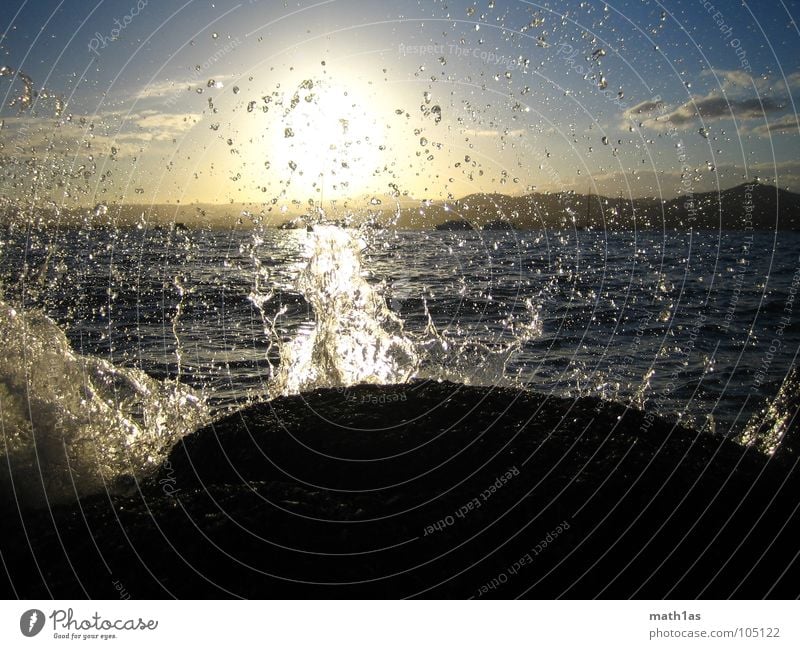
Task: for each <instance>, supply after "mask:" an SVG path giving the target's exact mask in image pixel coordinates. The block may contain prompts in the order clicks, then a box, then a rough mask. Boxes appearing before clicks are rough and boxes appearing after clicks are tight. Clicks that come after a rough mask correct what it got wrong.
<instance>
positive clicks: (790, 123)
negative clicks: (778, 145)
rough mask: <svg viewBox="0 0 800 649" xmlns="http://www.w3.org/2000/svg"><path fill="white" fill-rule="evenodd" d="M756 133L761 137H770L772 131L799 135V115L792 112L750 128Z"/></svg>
mask: <svg viewBox="0 0 800 649" xmlns="http://www.w3.org/2000/svg"><path fill="white" fill-rule="evenodd" d="M750 132H751V133H753V134H754V135H758V136H759V137H769V136H770V134H772V133H780V134H782V135H797V134H798V133H800V127H798V116H797V115H794V114H792V113H789V114H788V115H783V116H782V117H778V118H776V119H774V120H772V121H770V122H767V123H766V124H760V125H759V126H756V127H754V128H752V129H751V130H750Z"/></svg>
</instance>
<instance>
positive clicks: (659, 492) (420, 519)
mask: <svg viewBox="0 0 800 649" xmlns="http://www.w3.org/2000/svg"><path fill="white" fill-rule="evenodd" d="M792 466H793V462H788V461H784V460H782V459H781V458H780V457H771V458H770V457H768V456H766V455H764V454H762V453H759V452H758V451H757V450H756V449H755V448H754V447H745V446H741V445H738V444H736V443H734V442H732V441H729V440H727V439H724V438H722V437H718V436H712V435H709V434H704V433H697V432H695V431H692V430H688V429H686V428H683V427H680V426H677V425H673V424H671V423H669V422H667V421H664V420H663V419H660V418H658V417H655V416H653V415H652V414H649V413H642V412H639V411H636V410H631V409H628V408H626V407H624V406H622V405H619V404H615V403H607V402H602V401H599V400H597V399H591V398H580V399H575V400H571V399H559V398H554V397H552V396H547V395H542V394H535V393H531V392H525V391H519V390H512V389H497V388H489V387H466V386H463V385H458V384H451V383H435V382H421V381H418V382H414V383H411V384H408V385H397V386H357V387H353V388H348V389H343V390H336V389H329V390H317V391H315V392H312V393H308V394H303V395H300V396H294V397H286V398H279V399H275V400H273V401H271V402H269V403H264V404H260V405H254V406H251V407H249V408H247V409H245V410H243V411H240V412H237V413H234V414H231V415H228V416H227V417H224V418H223V419H220V420H219V421H217V422H216V423H214V424H213V425H209V426H207V427H205V428H203V429H202V430H199V431H197V432H196V433H194V434H192V435H190V436H188V437H187V438H185V439H184V440H183V442H182V443H180V444H178V445H177V446H176V447H175V448H174V449H173V451H172V453H171V455H170V457H169V461H168V462H167V463H165V464H164V465H163V467H162V468H161V470H160V472H159V473H158V475H156V476H154V477H153V478H152V479H151V480H150V481H149V482H148V483H147V484H144V485H141V490H140V491H137V492H135V494H134V495H131V496H129V497H126V498H119V497H117V498H109V497H108V496H96V497H93V498H88V499H84V500H83V501H81V502H80V503H78V504H76V505H74V506H63V507H57V508H54V509H53V510H52V512H50V511H46V510H45V511H35V512H23V513H22V514H20V513H19V512H18V511H17V510H16V508H15V507H14V506H13V504H8V503H7V505H6V509H5V511H4V512H3V515H4V533H3V535H2V541H0V543H2V545H0V549H2V553H3V558H4V561H5V565H6V568H7V570H8V571H9V574H10V577H11V580H12V583H13V585H14V589H15V590H13V591H12V590H11V589H10V587H9V590H8V593H9V594H13V595H17V596H22V597H28V598H38V597H45V596H54V597H62V598H72V597H85V596H87V595H88V596H92V597H115V596H116V594H115V591H114V590H113V588H114V586H113V581H114V580H117V581H118V582H119V583H122V584H123V586H124V588H125V589H126V591H127V592H128V593H130V594H131V597H134V598H137V597H139V598H143V597H156V598H157V597H167V596H176V597H183V598H197V597H231V596H234V595H236V596H248V597H266V598H269V597H276V598H277V597H281V598H284V597H326V598H327V597H337V598H339V597H401V596H402V597H405V596H423V597H473V596H474V597H503V598H508V597H517V596H527V597H538V598H552V597H573V598H574V597H581V598H589V597H596V596H600V597H608V598H612V597H614V598H622V597H648V598H661V597H675V598H679V597H680V598H692V597H715V598H721V597H728V596H733V597H747V598H755V597H763V596H771V597H788V596H791V597H794V596H796V595H797V592H798V586H797V583H798V576H800V575H798V572H799V571H800V566H798V564H797V562H796V561H794V562H793V559H794V557H795V554H796V551H797V548H796V538H797V532H798V525H797V512H796V511H795V508H796V502H797V495H796V494H797V493H798V488H799V487H800V484H798V481H799V480H798V476H797V472H792V471H791V468H792ZM21 521H24V524H25V533H23V530H22V527H21ZM29 544H30V545H29ZM37 566H38V567H37ZM106 566H108V569H106Z"/></svg>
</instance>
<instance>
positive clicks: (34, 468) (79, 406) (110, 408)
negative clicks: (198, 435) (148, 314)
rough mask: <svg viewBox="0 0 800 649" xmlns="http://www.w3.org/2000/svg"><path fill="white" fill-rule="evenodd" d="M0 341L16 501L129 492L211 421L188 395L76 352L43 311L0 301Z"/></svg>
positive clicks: (1, 392) (6, 482) (1, 395)
mask: <svg viewBox="0 0 800 649" xmlns="http://www.w3.org/2000/svg"><path fill="white" fill-rule="evenodd" d="M0 338H2V340H3V341H4V345H3V347H2V349H0V428H1V429H2V437H3V444H4V453H5V458H4V460H5V461H3V462H2V463H1V464H0V484H2V486H3V487H4V489H5V490H6V492H7V493H8V494H10V495H11V497H12V498H14V499H16V500H17V502H18V503H21V504H25V505H30V504H34V505H35V504H43V503H60V502H65V501H69V500H74V499H75V498H77V497H82V496H85V495H88V494H92V493H97V492H101V491H110V492H114V491H122V490H128V489H131V488H132V487H133V488H135V485H136V481H138V480H141V479H143V478H145V477H147V476H148V475H150V474H151V473H152V472H153V471H154V470H155V469H156V468H157V467H158V466H160V464H161V462H163V460H164V459H165V458H166V456H167V454H168V453H169V451H170V450H171V448H172V446H173V445H174V444H175V442H177V441H178V440H179V439H181V438H182V437H183V436H185V435H187V434H189V433H191V432H193V431H194V430H196V429H198V428H199V427H201V426H203V425H205V424H206V423H207V422H208V421H209V409H208V407H207V406H206V403H205V400H204V399H203V397H202V396H201V395H200V394H198V393H197V392H195V391H194V390H192V389H190V388H188V387H186V386H184V385H181V384H179V383H177V382H175V381H170V380H165V381H158V380H155V379H153V378H151V377H149V376H148V375H147V374H145V373H144V372H143V371H141V370H139V369H136V368H124V367H119V366H116V365H114V364H112V363H110V362H108V361H106V360H103V359H100V358H96V357H92V356H84V355H81V354H78V353H76V352H75V351H74V350H73V349H72V347H71V346H70V344H69V341H68V340H67V337H66V336H65V334H64V332H63V331H62V330H61V329H60V328H59V326H58V325H57V324H56V323H55V322H54V321H53V320H51V319H50V318H49V317H47V316H46V315H44V314H43V313H41V312H38V311H27V312H24V311H21V310H17V309H15V308H14V307H12V306H10V305H8V304H6V303H4V302H0Z"/></svg>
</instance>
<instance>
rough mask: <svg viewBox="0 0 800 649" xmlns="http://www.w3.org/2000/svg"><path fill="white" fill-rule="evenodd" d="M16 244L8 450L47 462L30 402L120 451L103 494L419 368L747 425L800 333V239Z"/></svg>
mask: <svg viewBox="0 0 800 649" xmlns="http://www.w3.org/2000/svg"><path fill="white" fill-rule="evenodd" d="M2 244H3V245H2V249H1V250H0V252H1V256H0V273H1V276H2V288H3V302H4V311H3V317H2V318H0V324H2V328H3V329H4V334H5V339H6V341H7V343H6V350H5V352H4V353H3V359H2V371H3V374H4V382H5V390H6V395H5V396H6V398H5V403H4V406H3V407H4V410H5V411H6V419H7V421H10V420H11V415H10V414H9V413H11V412H16V415H15V416H16V419H15V420H14V421H16V422H17V429H18V431H17V432H18V434H17V435H16V438H15V439H16V440H17V442H18V446H17V447H16V451H15V450H14V449H15V447H14V445H13V444H11V445H10V446H7V449H10V450H8V453H9V454H12V455H13V453H14V452H16V453H17V454H18V459H19V458H22V457H28V456H30V453H31V448H32V447H31V444H30V442H29V441H26V439H27V437H26V435H27V436H28V437H30V435H29V433H26V432H25V431H26V430H28V428H27V427H28V426H29V425H30V421H31V420H32V415H31V408H32V407H33V408H34V409H35V410H36V412H37V416H38V417H40V418H43V419H41V422H45V423H44V424H43V425H42V426H41V427H42V428H48V429H51V430H52V431H54V432H53V435H54V436H55V437H56V438H57V439H56V440H55V441H56V442H57V444H65V445H66V446H67V447H68V448H72V447H73V446H74V453H72V455H70V454H69V453H68V456H70V457H74V458H75V460H76V462H79V458H80V457H83V456H85V455H86V453H85V445H86V444H87V443H88V442H91V444H93V445H95V447H96V446H97V445H98V444H99V445H100V446H102V448H103V449H104V450H103V453H102V455H103V461H102V464H103V466H104V467H105V468H104V470H103V471H101V473H100V478H101V481H100V482H98V481H97V480H88V481H87V484H86V490H87V491H92V490H97V489H100V488H107V487H108V485H109V484H111V483H113V480H115V479H118V478H120V477H121V476H127V475H129V474H130V473H131V472H133V474H134V476H136V475H137V473H146V472H147V471H151V470H152V469H153V467H155V466H157V465H158V464H159V462H160V461H161V460H163V458H164V457H165V455H166V454H167V453H168V452H169V449H170V448H171V446H172V445H173V444H174V442H175V441H176V440H177V439H179V438H180V437H182V436H184V435H186V434H188V433H189V432H191V431H192V430H194V429H196V428H197V427H199V426H200V425H202V424H203V423H204V422H207V421H208V420H210V419H213V418H215V417H218V416H220V415H222V414H224V413H227V412H230V411H232V410H236V409H239V408H242V407H244V406H246V405H248V404H251V403H254V402H259V401H264V400H268V399H270V398H272V397H275V396H278V395H287V394H294V393H299V392H303V391H307V390H313V389H315V388H319V387H334V388H338V389H341V390H343V391H344V390H347V389H348V387H350V386H353V385H356V384H359V383H375V384H377V383H380V384H385V383H404V382H407V381H410V380H412V379H414V378H423V379H431V380H450V381H455V382H459V383H463V384H467V385H490V386H491V385H501V386H510V387H518V388H520V389H529V390H534V391H537V392H543V393H546V394H553V395H557V396H567V397H577V396H597V397H600V398H602V399H605V400H612V401H616V402H619V403H622V404H625V405H629V406H631V407H634V408H638V409H643V410H645V411H652V412H654V413H656V414H658V415H661V416H662V417H665V418H666V419H668V420H678V421H680V422H681V423H682V424H684V425H686V426H688V427H693V428H695V429H697V430H700V431H703V432H704V433H707V434H711V435H722V436H727V437H731V438H733V437H736V436H737V435H740V434H741V433H742V431H743V430H744V429H745V426H746V424H747V422H748V421H749V420H750V419H751V418H752V417H753V416H754V415H757V414H758V413H759V412H760V411H761V410H762V409H763V408H764V407H765V406H766V404H767V403H768V402H769V400H770V399H771V398H773V397H774V396H775V395H776V393H777V392H778V390H779V388H780V386H781V385H782V383H783V380H784V378H785V376H786V373H787V371H788V369H789V368H790V366H791V365H792V363H793V361H794V360H795V357H796V354H797V351H798V345H799V344H800V326H799V325H798V321H797V319H796V317H795V314H794V302H795V298H796V292H797V289H798V285H800V260H799V259H798V250H800V235H798V234H796V233H791V232H780V233H775V232H743V231H728V232H726V231H722V232H709V231H701V232H679V231H662V232H658V231H639V232H608V231H602V232H601V231H591V230H571V231H563V232H557V231H552V230H547V231H545V230H542V231H533V230H532V231H470V232H439V231H394V230H382V229H350V228H342V227H338V226H336V225H332V224H328V225H325V224H320V225H317V226H316V227H315V228H314V229H313V231H307V230H305V229H301V230H276V229H244V228H243V229H235V228H234V229H230V230H192V229H184V228H180V227H178V228H175V227H172V228H164V229H147V228H144V227H142V228H125V229H115V228H109V229H69V228H66V229H58V228H55V227H49V228H43V229H35V228H32V227H26V228H19V229H14V228H10V229H9V230H7V232H6V235H5V236H4V237H3V241H2ZM45 316H46V317H45ZM54 350H56V351H54ZM67 356H69V357H70V358H71V361H70V362H69V363H67V362H65V361H64V360H63V359H64V358H65V357H67ZM54 357H57V358H58V361H57V362H55V361H54V360H53V359H54ZM87 368H89V369H88V370H87ZM23 373H24V376H23ZM40 374H41V376H42V377H44V378H42V379H36V377H37V376H39V375H40ZM31 377H33V378H34V380H31ZM87 377H88V378H87ZM37 381H39V382H38V383H37ZM37 386H38V387H37ZM37 390H38V392H37ZM23 393H24V394H25V395H26V397H25V398H22V397H21V396H20V395H21V394H23ZM70 401H71V405H70V404H69V402H70ZM31 404H33V406H32V405H31ZM15 408H16V410H15ZM87 413H88V414H87ZM86 417H88V419H86ZM87 430H90V431H91V432H90V433H87V432H86V431H87ZM39 443H41V440H40V442H39ZM81 449H83V451H82V450H81ZM123 451H124V452H123ZM131 453H133V455H134V456H135V457H136V458H137V459H136V461H135V462H134V465H135V466H134V468H133V469H131V461H130V455H131ZM93 457H94V454H93ZM20 461H21V460H20ZM27 461H30V462H33V458H32V456H31V457H29V458H28V460H27ZM94 461H95V460H94V459H93V460H92V462H94ZM87 462H88V460H87ZM62 469H63V467H62ZM72 469H73V470H72V473H73V474H74V473H75V467H74V466H73V467H72ZM85 473H86V474H92V473H93V471H92V470H90V468H89V467H88V466H87V467H86V471H85ZM62 478H63V476H62ZM64 479H65V478H64ZM71 479H72V478H71ZM109 481H111V482H109ZM56 490H57V488H56Z"/></svg>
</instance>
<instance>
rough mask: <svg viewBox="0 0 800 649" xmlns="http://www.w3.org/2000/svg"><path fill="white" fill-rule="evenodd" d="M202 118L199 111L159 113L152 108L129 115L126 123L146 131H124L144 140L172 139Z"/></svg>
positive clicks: (130, 135)
mask: <svg viewBox="0 0 800 649" xmlns="http://www.w3.org/2000/svg"><path fill="white" fill-rule="evenodd" d="M201 119H202V115H200V114H199V113H161V112H157V111H153V110H147V111H142V112H141V113H138V114H133V115H131V116H130V117H129V118H128V119H127V120H126V124H133V125H135V126H136V127H138V128H139V129H143V130H145V131H146V133H138V132H136V131H134V132H126V133H125V135H126V136H128V137H132V138H134V139H135V138H136V137H137V136H139V137H141V139H143V140H146V141H152V140H161V141H164V140H172V139H174V138H176V137H179V136H180V135H182V134H183V133H184V132H185V131H188V130H190V129H192V128H194V126H195V125H196V124H197V123H198V122H199V121H200V120H201Z"/></svg>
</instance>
